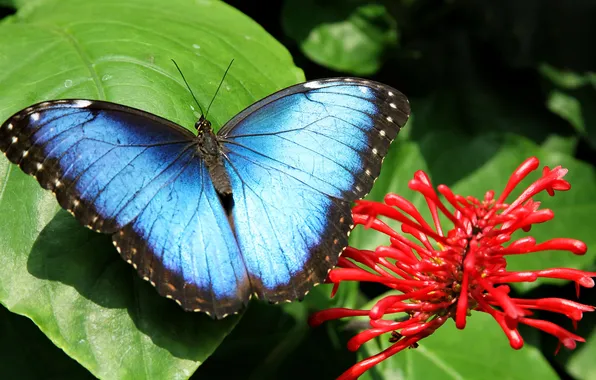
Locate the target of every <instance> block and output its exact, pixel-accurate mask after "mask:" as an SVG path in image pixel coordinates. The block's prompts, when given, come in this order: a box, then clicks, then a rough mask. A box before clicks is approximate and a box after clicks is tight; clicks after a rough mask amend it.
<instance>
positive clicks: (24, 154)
mask: <svg viewBox="0 0 596 380" xmlns="http://www.w3.org/2000/svg"><path fill="white" fill-rule="evenodd" d="M28 155H29V151H28V150H24V151H23V158H25V157H27V156H28Z"/></svg>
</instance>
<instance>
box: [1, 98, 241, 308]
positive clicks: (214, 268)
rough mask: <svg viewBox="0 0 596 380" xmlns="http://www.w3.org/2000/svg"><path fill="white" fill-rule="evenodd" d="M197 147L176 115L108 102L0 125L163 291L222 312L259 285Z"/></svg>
mask: <svg viewBox="0 0 596 380" xmlns="http://www.w3.org/2000/svg"><path fill="white" fill-rule="evenodd" d="M196 144H197V143H196V140H195V136H194V135H193V134H192V133H191V132H190V131H187V130H186V129H184V128H182V127H180V126H178V125H176V124H174V123H172V122H170V121H167V120H165V119H162V118H159V117H157V116H155V115H151V114H149V113H146V112H143V111H140V110H136V109H132V108H129V107H125V106H121V105H117V104H113V103H108V102H101V101H89V100H56V101H50V102H44V103H39V104H37V105H34V106H31V107H29V108H26V109H24V110H23V111H21V112H19V113H17V114H16V115H14V116H13V117H11V118H10V119H9V120H7V121H6V122H5V123H4V124H3V125H2V126H1V127H0V149H1V150H2V151H4V152H5V154H6V156H7V157H8V158H9V159H10V160H11V161H12V162H13V163H15V164H18V165H19V166H20V167H21V169H22V170H23V171H25V172H26V173H28V174H31V175H33V176H35V178H37V180H38V181H39V183H40V184H41V186H42V187H43V188H45V189H48V190H51V191H53V192H54V193H55V194H56V197H57V199H58V202H59V203H60V205H61V206H62V207H63V208H65V209H67V210H68V211H70V212H71V213H72V214H73V215H74V216H75V217H76V218H77V219H78V220H79V221H80V222H81V223H82V224H84V225H86V226H87V227H89V228H92V229H94V230H96V231H99V232H103V233H111V234H113V236H112V239H113V242H114V244H115V245H116V247H117V248H118V251H119V252H120V254H121V255H122V256H123V258H124V259H125V260H126V261H128V262H129V263H131V264H132V265H133V266H134V267H135V268H136V269H137V271H138V272H139V274H140V275H141V276H142V277H143V278H144V279H146V280H148V281H150V282H151V283H152V284H153V285H155V286H156V287H157V289H158V291H159V293H160V294H162V295H164V296H167V297H170V298H174V299H175V300H176V301H177V302H178V303H180V304H181V305H182V306H183V307H184V308H185V309H187V310H195V309H196V310H202V311H205V312H208V313H211V314H212V315H215V316H217V317H223V316H225V315H226V314H228V313H231V312H235V311H237V310H238V309H240V308H241V307H242V305H243V304H245V303H246V302H247V301H248V298H249V290H250V287H249V283H248V277H247V274H246V271H245V268H244V264H243V262H242V257H241V254H240V251H239V250H238V246H237V244H236V242H235V240H234V236H233V232H232V230H231V228H230V225H229V222H228V219H227V215H226V214H225V212H224V209H223V208H222V206H221V204H220V202H219V198H218V196H217V194H216V191H215V189H214V187H213V183H212V181H211V179H210V177H209V174H208V172H207V169H206V167H205V164H204V163H203V161H202V159H201V158H200V156H199V155H198V153H197V146H196Z"/></svg>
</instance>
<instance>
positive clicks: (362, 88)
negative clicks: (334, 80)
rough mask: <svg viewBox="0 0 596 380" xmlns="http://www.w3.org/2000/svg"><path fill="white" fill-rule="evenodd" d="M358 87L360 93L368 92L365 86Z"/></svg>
mask: <svg viewBox="0 0 596 380" xmlns="http://www.w3.org/2000/svg"><path fill="white" fill-rule="evenodd" d="M358 89H359V90H360V92H361V93H363V94H368V88H367V87H364V86H360V87H358Z"/></svg>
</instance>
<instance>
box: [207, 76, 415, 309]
mask: <svg viewBox="0 0 596 380" xmlns="http://www.w3.org/2000/svg"><path fill="white" fill-rule="evenodd" d="M409 113H410V107H409V103H408V101H407V99H406V97H405V96H404V95H402V94H401V93H400V92H399V91H397V90H395V89H393V88H390V87H388V86H386V85H383V84H380V83H376V82H372V81H367V80H363V79H356V78H335V79H328V80H322V81H313V82H307V83H304V84H300V85H296V86H293V87H289V88H287V89H284V90H282V91H280V92H278V93H276V94H273V95H271V96H269V97H267V98H265V99H263V100H261V101H260V102H257V103H255V104H254V105H252V106H250V107H249V108H247V109H246V110H245V111H243V112H241V113H240V114H238V115H237V116H236V117H235V118H233V119H232V120H230V122H228V123H227V124H226V125H225V126H224V127H223V128H222V129H221V131H220V132H219V137H220V140H221V141H222V142H223V143H224V147H225V148H224V151H225V156H226V165H227V169H228V172H229V173H230V177H231V182H232V191H233V194H234V208H233V210H232V217H233V222H234V228H235V230H236V238H237V241H238V244H239V246H240V250H241V251H242V254H243V258H244V261H245V264H246V268H247V270H248V273H249V276H250V281H251V284H252V287H253V291H255V292H256V293H257V294H258V295H259V297H261V298H264V299H267V300H270V301H273V302H278V301H283V300H291V299H295V298H301V297H302V296H304V294H305V293H306V292H308V290H309V289H310V288H311V287H312V286H313V284H316V283H319V282H322V281H323V280H324V279H325V277H326V275H327V273H328V271H329V269H330V268H332V267H333V266H334V265H335V264H336V262H337V258H338V256H339V254H340V253H341V252H342V250H343V249H344V248H345V247H346V246H347V242H348V235H349V231H350V230H351V228H352V217H351V213H350V207H351V202H353V201H354V200H357V199H360V198H362V197H363V196H364V195H366V194H367V193H368V192H369V191H370V189H371V187H372V185H373V182H374V181H375V179H376V178H377V177H378V175H379V173H380V169H381V162H382V160H383V157H384V156H385V154H386V153H387V150H388V148H389V145H390V143H391V142H392V141H393V139H394V138H395V137H396V136H397V133H398V132H399V130H400V128H401V127H402V126H403V125H404V124H405V123H406V121H407V118H408V116H409Z"/></svg>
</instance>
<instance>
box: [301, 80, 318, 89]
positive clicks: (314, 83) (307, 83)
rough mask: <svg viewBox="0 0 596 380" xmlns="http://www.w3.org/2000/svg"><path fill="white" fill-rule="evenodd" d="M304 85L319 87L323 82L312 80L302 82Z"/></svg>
mask: <svg viewBox="0 0 596 380" xmlns="http://www.w3.org/2000/svg"><path fill="white" fill-rule="evenodd" d="M304 87H306V88H321V87H323V84H322V83H321V82H319V81H317V80H314V81H312V82H306V83H304Z"/></svg>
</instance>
